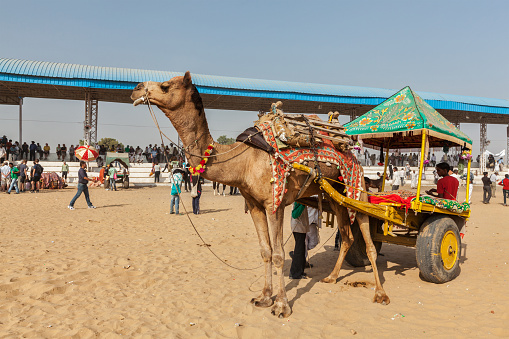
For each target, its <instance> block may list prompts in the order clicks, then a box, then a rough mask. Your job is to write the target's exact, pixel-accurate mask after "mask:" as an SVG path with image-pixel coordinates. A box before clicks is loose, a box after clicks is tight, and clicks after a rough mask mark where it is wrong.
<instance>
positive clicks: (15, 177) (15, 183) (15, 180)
mask: <svg viewBox="0 0 509 339" xmlns="http://www.w3.org/2000/svg"><path fill="white" fill-rule="evenodd" d="M9 167H10V168H11V185H10V186H9V189H8V190H7V194H11V191H12V188H13V187H14V188H15V189H16V194H19V187H18V176H19V169H18V168H17V167H16V166H14V164H13V163H12V162H11V163H9Z"/></svg>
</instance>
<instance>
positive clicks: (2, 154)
mask: <svg viewBox="0 0 509 339" xmlns="http://www.w3.org/2000/svg"><path fill="white" fill-rule="evenodd" d="M6 154H7V153H6V151H5V146H4V144H0V164H3V163H4V160H5V159H6V158H7V156H6Z"/></svg>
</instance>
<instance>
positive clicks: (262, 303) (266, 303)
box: [251, 294, 274, 307]
mask: <svg viewBox="0 0 509 339" xmlns="http://www.w3.org/2000/svg"><path fill="white" fill-rule="evenodd" d="M251 304H253V305H255V306H256V307H270V306H272V304H274V301H273V300H272V298H271V297H267V296H265V295H263V294H262V295H260V296H259V297H257V298H253V299H251Z"/></svg>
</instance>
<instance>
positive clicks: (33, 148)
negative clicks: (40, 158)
mask: <svg viewBox="0 0 509 339" xmlns="http://www.w3.org/2000/svg"><path fill="white" fill-rule="evenodd" d="M29 148H30V161H34V160H35V151H37V145H36V144H35V141H32V143H31V144H30V147H29Z"/></svg>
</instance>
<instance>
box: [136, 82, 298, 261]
mask: <svg viewBox="0 0 509 339" xmlns="http://www.w3.org/2000/svg"><path fill="white" fill-rule="evenodd" d="M145 93H146V94H147V99H145V101H147V102H148V108H149V112H150V115H151V117H152V120H154V123H155V125H156V127H157V129H158V130H159V136H160V137H161V145H163V147H164V141H163V137H162V136H163V135H164V136H165V137H166V138H167V139H168V140H170V141H171V139H170V138H168V137H167V136H166V135H165V134H164V133H163V132H162V131H161V128H160V127H159V124H158V122H157V118H156V116H155V113H154V111H153V110H152V105H151V104H150V100H148V93H147V89H145ZM246 140H248V139H246ZM244 142H245V141H244ZM244 142H243V143H244ZM243 143H241V144H239V145H238V146H236V147H235V148H237V147H239V146H240V145H242V144H243ZM174 145H175V144H174ZM177 147H178V146H177ZM178 148H181V149H184V148H183V147H178ZM235 148H233V149H235ZM233 149H231V150H229V151H227V152H224V153H221V154H226V153H228V152H231V151H232V150H233ZM164 150H165V151H164V155H165V158H166V164H168V160H169V159H168V152H166V147H164ZM184 152H187V151H186V150H184ZM187 153H189V152H187ZM189 154H190V153H189ZM218 155H220V154H217V155H216V156H218ZM199 157H202V156H201V155H200V156H199ZM210 157H212V155H210ZM170 175H171V176H172V178H171V181H172V182H173V173H170ZM198 180H200V179H199V175H198ZM180 195H181V192H179V193H178V197H179V202H181V203H182V207H183V208H184V212H186V216H187V219H188V220H189V222H190V223H191V226H192V227H193V229H194V231H195V232H196V235H198V237H199V238H200V240H201V242H202V243H203V245H204V246H205V247H206V248H207V249H208V250H209V251H210V253H212V255H214V257H216V258H217V259H218V260H219V261H220V262H222V263H223V264H225V265H226V266H228V267H230V268H233V269H235V270H239V271H253V270H256V269H258V268H260V267H262V266H263V265H264V264H261V265H259V266H256V267H253V268H240V267H235V266H233V265H230V264H229V263H227V262H226V261H224V260H223V259H221V258H220V257H219V256H218V255H217V254H216V253H215V252H214V251H213V250H212V249H211V248H210V245H209V244H207V243H206V242H205V239H203V237H202V236H201V234H200V232H198V230H197V229H196V226H195V225H194V223H193V221H192V220H191V217H190V216H189V213H188V212H187V209H186V206H185V204H184V202H183V200H182V199H180V197H181V196H180ZM288 240H290V236H289V237H288V239H286V241H285V243H284V245H283V247H284V246H285V245H286V243H287V242H288Z"/></svg>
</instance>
